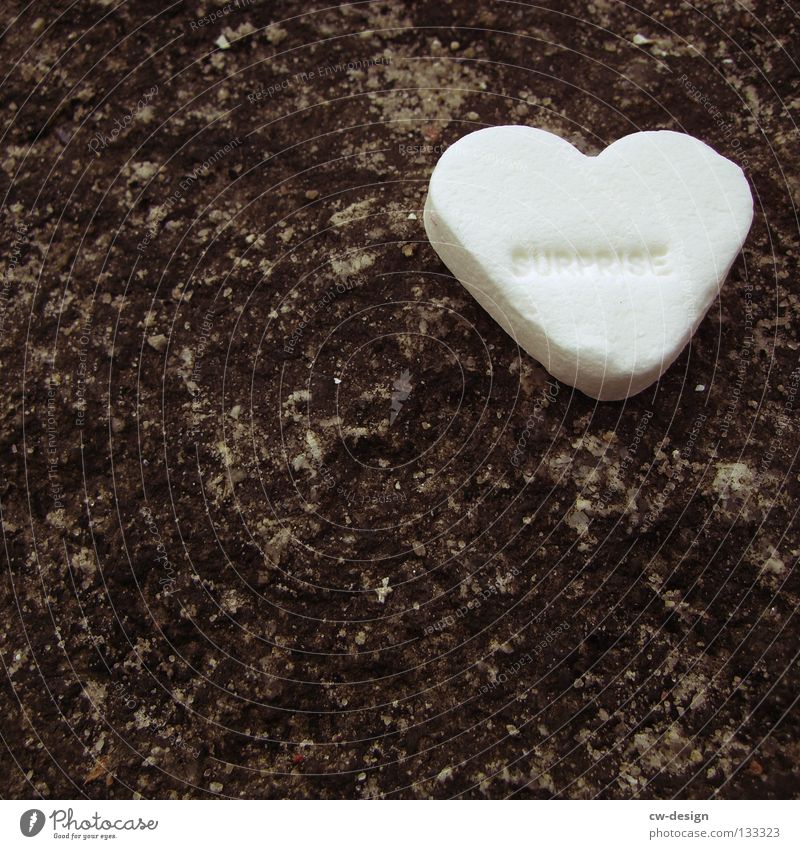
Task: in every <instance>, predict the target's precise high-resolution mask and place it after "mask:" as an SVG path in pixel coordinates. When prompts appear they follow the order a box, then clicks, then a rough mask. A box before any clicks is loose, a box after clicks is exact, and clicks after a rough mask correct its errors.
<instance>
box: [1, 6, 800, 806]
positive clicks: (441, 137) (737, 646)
mask: <svg viewBox="0 0 800 849" xmlns="http://www.w3.org/2000/svg"><path fill="white" fill-rule="evenodd" d="M324 5H325V4H319V6H320V8H322V7H323V6H324ZM215 10H216V12H217V15H216V18H215V19H214V20H208V19H206V20H203V19H204V17H206V18H208V16H210V15H211V14H212V13H214V12H215ZM2 20H3V32H2V52H1V53H0V66H2V68H1V70H2V87H1V88H0V97H2V105H3V108H2V121H3V167H2V171H0V182H2V187H1V189H2V193H3V204H2V222H3V227H4V233H5V238H4V239H3V245H2V270H3V288H2V293H0V294H1V297H0V321H2V328H1V331H2V332H1V334H0V356H1V357H2V375H3V384H4V389H5V391H4V393H3V396H2V404H1V405H0V440H2V462H3V472H2V478H1V479H0V509H2V528H3V557H4V560H5V563H6V564H7V566H6V568H4V570H3V576H2V583H0V597H1V598H2V609H3V615H2V618H1V619H0V658H2V663H3V670H4V671H3V683H2V688H1V689H0V708H1V709H2V713H3V722H2V728H0V733H2V739H3V743H4V746H3V749H2V754H0V780H1V781H2V787H0V791H1V792H2V795H3V796H5V797H43V798H57V797H61V798H64V797H73V798H82V797H89V798H97V799H100V798H131V797H135V798H140V797H143V798H173V797H180V798H210V797H213V796H231V797H256V798H269V797H330V798H342V797H347V798H350V797H356V798H360V797H379V796H385V797H406V798H409V797H410V798H415V797H421V798H426V797H452V796H462V797H478V798H483V797H487V798H504V797H522V798H551V797H572V798H589V797H595V796H599V797H607V798H635V797H638V798H669V797H673V796H680V797H692V798H706V797H711V796H718V797H724V798H740V797H790V796H793V795H796V794H797V792H798V787H800V782H799V781H798V779H800V775H798V772H799V771H800V770H799V768H798V761H799V760H800V742H799V741H798V735H797V732H798V719H799V717H798V708H797V698H798V685H799V684H800V680H799V679H800V675H799V674H798V664H797V647H798V620H797V615H796V614H797V605H798V575H797V568H796V564H797V559H798V521H797V505H798V496H799V495H800V492H799V491H798V490H799V487H798V464H797V447H798V440H797V424H796V422H797V415H796V409H797V401H796V395H797V392H798V381H799V380H800V372H798V371H797V369H798V366H799V365H800V360H799V359H798V357H799V353H798V343H797V322H798V317H799V316H800V305H799V304H798V286H797V251H798V222H797V217H796V208H795V206H794V198H796V197H797V187H798V180H797V175H798V144H797V131H796V125H795V117H796V114H797V107H798V105H799V104H800V99H799V93H798V85H799V82H798V81H799V80H800V74H799V73H798V67H797V64H796V59H797V50H798V30H799V29H800V28H799V27H798V20H797V16H796V11H795V10H793V8H792V4H790V3H779V2H769V3H768V2H748V3H731V2H705V3H700V4H696V5H694V6H692V5H689V4H686V3H681V2H676V0H666V2H655V1H654V2H646V3H639V4H636V5H630V4H623V3H620V2H600V0H598V2H590V3H577V2H560V3H550V2H546V3H543V4H538V5H537V6H535V7H528V6H525V5H523V4H517V3H509V2H478V3H475V2H464V1H463V0H454V2H445V1H444V0H443V2H437V3H425V4H422V3H410V2H408V3H404V2H360V3H358V2H357V3H353V4H351V5H348V6H343V7H340V8H333V9H330V8H329V9H324V10H322V11H315V6H314V4H308V3H299V2H275V3H267V2H250V3H247V2H240V3H238V4H237V3H235V2H232V3H230V4H228V5H227V6H223V7H214V6H212V5H211V4H203V3H199V2H188V3H183V2H178V3H173V4H166V3H162V2H149V0H140V1H139V2H136V3H128V4H121V5H119V6H117V5H116V4H114V3H112V2H111V0H94V2H82V1H81V0H79V2H76V3H68V2H61V1H60V0H59V2H47V3H44V2H39V3H36V2H34V3H32V4H25V3H21V2H10V3H6V4H4V6H3V11H2ZM643 38H644V42H643V41H642V39H643ZM506 123H520V124H529V125H532V126H540V127H544V128H546V129H548V130H552V131H554V132H557V133H560V134H561V135H563V136H564V137H566V138H568V139H570V140H571V141H572V142H574V143H575V144H576V145H578V146H579V147H580V148H581V149H582V150H583V151H584V152H586V153H596V152H598V151H600V150H602V148H603V147H604V146H605V145H607V144H608V143H610V142H611V141H613V140H615V139H616V138H618V137H620V136H622V135H625V134H626V133H629V132H633V131H635V130H637V129H657V128H668V129H674V130H683V131H686V132H689V133H692V134H694V135H696V136H698V137H699V138H702V139H703V140H705V141H707V142H708V143H709V144H711V145H713V146H714V147H715V148H716V149H717V150H719V151H720V152H721V153H723V154H724V155H726V156H729V157H731V158H732V159H734V160H736V161H737V162H739V163H740V164H741V165H742V166H743V167H744V169H745V172H746V174H747V176H748V178H749V180H750V182H751V185H752V188H753V192H754V197H755V203H756V215H755V220H754V224H753V228H752V231H751V234H750V236H749V238H748V241H747V244H746V247H745V250H744V251H743V254H742V255H741V256H740V257H739V258H738V260H737V261H736V264H735V266H734V268H733V270H732V272H731V275H730V278H729V282H728V285H727V286H726V288H725V289H724V291H723V293H722V296H721V298H720V300H719V302H718V303H716V304H715V305H714V306H713V308H712V310H711V312H710V313H709V315H708V317H707V318H706V320H705V321H704V322H703V324H702V326H701V327H700V329H699V331H698V333H697V335H696V337H695V339H694V340H693V343H692V345H691V347H690V349H687V350H686V351H685V352H684V353H683V354H682V356H681V357H680V359H679V360H678V361H677V362H676V363H675V364H674V365H673V366H672V368H670V370H669V371H668V372H667V373H666V375H665V376H664V377H663V379H662V380H661V381H660V383H659V384H658V386H657V387H654V388H652V389H651V390H648V391H646V392H644V393H642V394H641V395H639V396H636V397H635V398H632V399H630V400H629V401H628V402H626V403H604V404H596V403H595V402H593V401H591V400H590V399H588V398H587V397H585V396H583V395H581V394H579V393H575V392H573V391H571V390H570V389H569V387H566V386H564V385H558V384H548V376H547V374H546V373H545V372H544V371H543V369H542V368H541V367H540V366H539V365H538V364H537V363H536V362H534V361H533V360H532V359H531V358H530V357H528V356H527V355H525V354H524V353H521V352H520V351H519V350H518V349H517V348H516V346H515V344H514V343H513V341H512V340H511V339H510V338H509V337H507V336H506V335H505V334H504V333H503V332H502V330H501V329H500V328H499V327H498V326H497V325H496V324H495V323H494V322H493V321H492V320H491V319H490V318H489V317H488V316H487V315H486V314H485V313H484V312H483V311H482V310H481V309H480V308H479V307H478V306H477V304H476V303H475V302H474V301H473V300H472V299H471V298H470V297H469V296H468V294H467V293H466V291H465V290H464V289H463V288H462V287H461V286H460V284H459V283H457V282H456V281H455V280H453V278H452V277H451V275H450V274H449V273H448V271H447V269H446V268H445V267H444V266H443V265H442V264H441V262H440V261H439V260H438V258H437V256H436V255H435V254H434V252H433V251H432V249H431V248H430V246H429V245H428V244H427V241H426V239H425V234H424V230H423V227H422V222H421V209H422V205H423V202H424V198H425V192H426V185H427V181H428V179H429V176H430V173H431V170H432V168H433V166H434V164H435V162H436V159H437V158H438V156H439V154H440V152H441V150H442V149H444V148H443V146H444V145H447V144H449V143H452V142H454V141H455V140H457V139H458V138H460V137H461V136H462V135H464V134H465V133H467V132H469V131H472V130H475V129H478V128H480V127H484V126H488V125H495V124H506ZM526 423H528V425H529V426H528V427H527V429H526Z"/></svg>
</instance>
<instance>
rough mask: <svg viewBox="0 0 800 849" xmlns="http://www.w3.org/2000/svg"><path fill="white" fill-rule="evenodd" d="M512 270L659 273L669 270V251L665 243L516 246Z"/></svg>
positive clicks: (518, 271) (548, 273) (512, 256)
mask: <svg viewBox="0 0 800 849" xmlns="http://www.w3.org/2000/svg"><path fill="white" fill-rule="evenodd" d="M511 261H512V265H513V269H514V273H515V274H517V275H528V274H537V275H539V276H543V277H546V276H548V275H550V274H563V273H565V272H566V273H569V274H578V275H594V276H597V275H603V276H612V275H617V276H618V275H620V274H632V275H634V276H637V277H644V276H645V275H656V276H663V275H665V274H669V272H670V268H669V254H668V252H667V249H666V247H663V246H658V247H654V248H650V249H646V248H620V249H619V250H611V249H592V248H578V249H574V248H565V247H559V248H549V247H548V248H530V247H522V246H520V247H516V248H514V249H513V250H512V252H511Z"/></svg>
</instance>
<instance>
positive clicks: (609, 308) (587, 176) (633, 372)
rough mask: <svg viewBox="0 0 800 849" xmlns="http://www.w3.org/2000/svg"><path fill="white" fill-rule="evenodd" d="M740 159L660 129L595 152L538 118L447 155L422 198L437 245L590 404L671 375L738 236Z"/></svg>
mask: <svg viewBox="0 0 800 849" xmlns="http://www.w3.org/2000/svg"><path fill="white" fill-rule="evenodd" d="M752 219H753V198H752V195H751V194H750V187H749V185H748V183H747V180H746V179H745V176H744V174H743V173H742V170H741V169H740V168H739V167H738V166H737V165H735V164H734V163H733V162H731V161H730V160H728V159H725V157H723V156H720V155H719V154H718V153H716V152H715V151H714V150H712V149H711V148H710V147H708V145H706V144H704V143H703V142H701V141H698V140H697V139H695V138H692V137H691V136H688V135H684V134H683V133H673V132H670V131H667V130H661V131H656V132H644V133H633V134H632V135H629V136H625V137H624V138H622V139H619V141H616V142H614V143H613V144H612V145H610V146H609V147H607V148H606V149H605V150H604V151H603V152H602V153H600V154H599V155H598V156H585V155H584V154H582V153H581V152H580V151H579V150H577V149H576V148H575V147H573V146H572V145H571V144H570V143H569V142H567V141H565V140H564V139H562V138H560V137H559V136H556V135H553V134H552V133H548V132H545V131H544V130H537V129H534V128H533V127H521V126H509V127H490V128H488V129H485V130H478V131H477V132H474V133H470V134H469V135H467V136H464V137H463V138H462V139H460V140H459V141H458V142H456V143H455V144H454V145H452V146H451V147H449V148H448V149H447V150H446V151H445V153H444V154H443V155H442V157H441V159H440V160H439V162H438V163H437V165H436V168H435V169H434V172H433V174H432V176H431V181H430V186H429V189H428V197H427V200H426V201H425V230H426V232H427V234H428V238H429V239H430V241H431V244H432V245H433V247H434V249H435V250H436V252H437V253H438V254H439V256H440V257H441V259H442V260H443V262H444V263H445V264H446V265H447V267H448V268H449V269H450V271H452V273H453V274H454V275H455V277H457V278H458V280H460V281H461V283H463V284H464V286H465V287H466V288H467V289H468V290H469V291H470V292H471V293H472V295H473V296H474V297H475V298H476V299H477V300H478V302H479V303H480V304H481V305H482V306H483V307H484V309H486V311H487V312H488V313H489V314H490V315H491V316H493V318H495V319H496V321H497V322H498V323H499V324H500V325H501V326H502V327H503V328H504V329H505V330H506V331H507V332H508V333H509V334H510V335H511V336H512V337H513V338H514V339H515V340H516V341H517V342H518V344H519V345H520V346H521V347H522V348H524V349H525V350H526V351H527V352H528V353H529V354H530V355H531V356H532V357H534V358H535V359H537V360H538V361H539V362H540V363H542V365H543V366H544V367H545V368H546V369H547V370H548V371H549V372H550V373H551V374H552V375H553V376H554V377H557V378H558V379H559V380H561V381H563V382H564V383H567V384H569V385H570V386H575V387H577V388H578V389H580V390H581V391H582V392H585V393H586V394H587V395H590V396H591V397H593V398H597V399H599V400H601V401H615V400H620V399H622V398H627V397H629V396H631V395H635V394H636V393H637V392H641V391H642V390H643V389H645V388H646V387H647V386H649V385H650V384H651V383H653V382H654V381H656V380H658V378H659V377H660V376H661V375H662V374H663V373H664V371H666V369H667V368H668V367H669V366H670V364H671V363H672V362H673V361H674V360H675V358H676V357H677V356H678V354H680V352H681V351H682V350H683V348H684V346H685V345H686V344H687V343H688V341H689V340H690V339H691V337H692V334H693V333H694V332H695V330H696V329H697V326H698V325H699V324H700V322H701V321H702V320H703V317H704V316H705V314H706V312H707V311H708V308H709V307H710V306H711V304H712V302H713V301H714V298H715V297H716V296H717V294H718V293H719V289H720V286H721V285H722V283H723V281H724V280H725V276H726V275H727V273H728V271H729V270H730V267H731V265H732V263H733V261H734V259H735V258H736V255H737V254H738V252H739V250H740V249H741V247H742V244H743V243H744V240H745V238H746V236H747V233H748V230H749V229H750V224H751V222H752Z"/></svg>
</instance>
